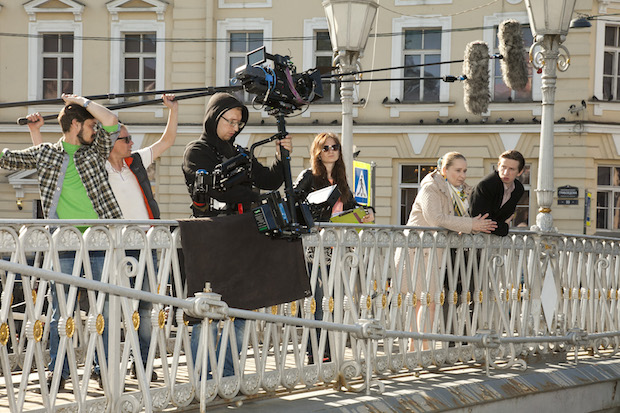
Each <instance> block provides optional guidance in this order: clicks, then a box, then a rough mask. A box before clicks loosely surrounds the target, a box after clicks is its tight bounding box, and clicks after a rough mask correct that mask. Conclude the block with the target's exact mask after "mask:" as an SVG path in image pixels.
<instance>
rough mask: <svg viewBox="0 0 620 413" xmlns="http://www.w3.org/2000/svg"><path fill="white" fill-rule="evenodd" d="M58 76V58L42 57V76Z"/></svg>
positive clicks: (49, 77) (48, 77)
mask: <svg viewBox="0 0 620 413" xmlns="http://www.w3.org/2000/svg"><path fill="white" fill-rule="evenodd" d="M57 76H58V60H57V59H55V58H49V57H45V58H43V78H44V79H52V78H56V77H57Z"/></svg>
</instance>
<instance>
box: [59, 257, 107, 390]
mask: <svg viewBox="0 0 620 413" xmlns="http://www.w3.org/2000/svg"><path fill="white" fill-rule="evenodd" d="M89 256H90V267H91V271H92V275H93V280H95V281H101V272H102V270H103V263H104V261H105V251H90V252H89ZM58 258H59V261H60V272H62V273H63V274H69V275H71V274H72V273H73V263H74V262H75V251H63V252H60V253H58ZM80 275H84V267H82V268H80ZM50 288H51V290H52V320H51V321H50V338H49V341H50V343H49V346H50V358H51V360H50V364H49V366H48V368H49V370H50V371H54V367H55V363H56V356H57V355H58V344H59V342H60V336H59V335H58V320H59V319H60V308H59V304H58V295H57V292H56V283H55V282H53V281H52V282H51V283H50ZM64 290H65V296H66V295H67V294H68V292H69V286H68V285H65V286H64ZM68 304H69V303H67V305H68ZM108 307H109V305H108V299H107V297H106V300H105V304H104V306H103V317H104V319H105V322H106V326H107V324H108V311H109V309H108ZM74 308H75V307H74ZM69 316H73V315H72V314H69ZM102 338H103V348H104V351H105V355H106V358H107V355H108V330H107V328H105V329H104V330H103V335H102ZM96 363H97V365H98V364H99V363H98V362H96ZM62 377H63V378H64V379H67V378H69V363H68V360H67V357H66V356H65V361H64V363H63V366H62Z"/></svg>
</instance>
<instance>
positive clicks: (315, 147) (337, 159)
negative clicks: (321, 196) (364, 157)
mask: <svg viewBox="0 0 620 413" xmlns="http://www.w3.org/2000/svg"><path fill="white" fill-rule="evenodd" d="M340 149H341V146H340V140H339V139H338V136H336V135H335V134H333V133H330V132H323V133H319V134H318V135H317V136H316V137H315V138H314V141H313V142H312V146H311V148H310V165H311V167H310V168H308V169H306V170H304V171H302V172H301V173H300V174H299V176H298V177H297V181H296V182H295V184H294V185H293V187H294V188H295V190H296V191H297V192H298V193H300V194H302V197H304V196H307V195H308V194H309V193H310V192H313V191H316V190H318V189H322V188H325V187H328V186H331V185H337V186H338V190H339V191H340V198H339V199H338V201H336V203H335V204H334V206H333V207H332V208H331V209H326V210H324V211H322V212H321V214H320V215H319V216H315V217H314V219H315V220H318V221H329V219H330V218H331V217H332V216H333V215H335V214H338V213H340V212H342V211H347V210H350V209H354V208H355V207H356V206H357V202H355V198H353V193H352V192H351V189H350V188H349V184H348V183H347V170H346V167H345V164H344V161H343V160H342V151H341V150H340ZM374 218H375V217H374V214H373V213H372V211H370V210H369V211H368V213H367V214H366V215H365V216H364V217H363V218H362V222H364V223H369V222H372V221H374Z"/></svg>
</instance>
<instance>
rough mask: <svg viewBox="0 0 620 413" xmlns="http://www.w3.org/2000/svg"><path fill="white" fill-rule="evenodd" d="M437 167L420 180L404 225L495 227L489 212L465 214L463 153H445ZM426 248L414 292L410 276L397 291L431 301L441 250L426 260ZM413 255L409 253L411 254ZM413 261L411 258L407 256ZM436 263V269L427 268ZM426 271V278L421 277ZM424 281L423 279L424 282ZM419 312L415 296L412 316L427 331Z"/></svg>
mask: <svg viewBox="0 0 620 413" xmlns="http://www.w3.org/2000/svg"><path fill="white" fill-rule="evenodd" d="M439 166H440V168H439V169H437V170H435V171H433V172H431V173H429V174H428V175H426V176H425V177H424V179H423V180H422V182H421V183H420V190H419V192H418V195H417V196H416V198H415V201H414V203H413V207H412V208H411V214H410V215H409V220H408V221H407V225H408V226H420V227H442V228H446V229H449V230H451V231H456V232H462V233H467V234H471V233H477V232H484V233H490V232H491V231H493V230H494V229H495V228H497V223H496V222H495V221H492V220H490V219H487V216H488V215H489V214H485V215H478V216H476V217H470V216H469V212H468V211H469V200H468V198H469V195H470V194H471V190H472V188H471V187H470V186H469V185H467V184H466V183H465V178H466V177H467V160H466V159H465V156H463V155H462V154H460V153H458V152H448V153H446V154H445V155H444V156H443V157H442V158H441V162H440V163H439ZM429 254H430V249H426V250H425V251H424V267H425V268H424V269H425V271H424V272H420V273H419V275H418V277H417V281H416V285H415V290H414V291H409V290H410V289H409V287H408V286H409V283H408V280H409V279H410V277H408V276H405V277H403V282H402V284H401V291H403V292H415V293H416V294H417V296H418V297H420V293H422V292H426V293H428V294H430V296H431V301H434V297H435V293H436V291H437V289H438V288H441V286H439V285H438V283H439V279H435V278H436V277H433V275H438V274H439V271H440V268H439V267H440V263H441V258H442V255H441V252H440V251H439V250H437V256H436V257H435V258H436V259H433V260H430V261H432V262H430V261H429ZM412 255H413V254H410V256H412ZM411 263H412V264H413V257H411ZM434 263H437V264H438V265H437V268H429V266H433V265H434ZM427 274H429V275H430V277H429V278H430V279H428V280H426V279H425V278H426V277H425V276H426V275H427ZM425 281H427V282H426V283H425ZM428 308H429V318H426V317H424V319H426V320H429V321H431V322H432V320H434V318H435V317H434V316H435V303H434V302H433V303H432V304H431V305H430V306H429V307H428ZM422 315H423V312H422V306H421V302H420V300H419V299H418V300H417V304H416V318H417V326H418V331H425V332H430V331H431V329H430V325H428V324H424V323H423V317H422Z"/></svg>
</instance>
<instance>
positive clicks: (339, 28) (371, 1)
mask: <svg viewBox="0 0 620 413" xmlns="http://www.w3.org/2000/svg"><path fill="white" fill-rule="evenodd" d="M377 6H378V5H377V2H376V0H324V1H323V8H324V9H325V15H326V16H327V24H328V29H329V37H330V40H331V43H332V49H333V51H334V55H335V57H334V62H333V64H334V66H337V67H338V71H339V73H341V74H342V77H341V83H340V101H341V102H342V133H341V140H342V148H341V151H342V158H343V160H344V163H345V165H346V167H347V171H348V172H347V174H348V181H349V184H353V82H354V81H355V76H354V75H353V74H351V73H352V72H353V71H354V70H355V69H356V67H357V60H358V59H359V57H360V55H361V54H362V53H363V52H364V48H365V47H366V42H367V41H368V35H369V34H370V29H371V27H372V24H373V21H374V19H375V14H376V12H377ZM352 187H353V186H352Z"/></svg>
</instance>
